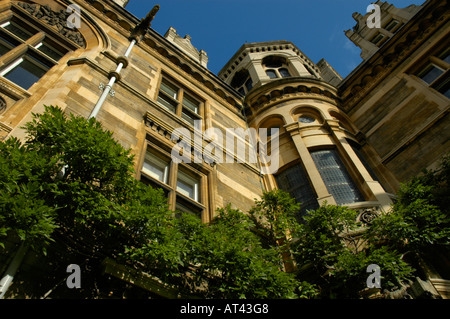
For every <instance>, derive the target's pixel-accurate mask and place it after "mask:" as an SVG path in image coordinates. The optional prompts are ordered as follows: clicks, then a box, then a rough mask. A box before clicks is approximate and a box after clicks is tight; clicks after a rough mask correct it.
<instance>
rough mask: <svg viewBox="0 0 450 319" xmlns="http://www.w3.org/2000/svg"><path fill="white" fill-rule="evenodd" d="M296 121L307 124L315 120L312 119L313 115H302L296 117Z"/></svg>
mask: <svg viewBox="0 0 450 319" xmlns="http://www.w3.org/2000/svg"><path fill="white" fill-rule="evenodd" d="M298 121H299V122H300V123H305V124H308V123H313V122H314V121H315V119H314V118H313V117H311V116H306V115H303V116H300V117H299V118H298Z"/></svg>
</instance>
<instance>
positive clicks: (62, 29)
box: [17, 2, 86, 48]
mask: <svg viewBox="0 0 450 319" xmlns="http://www.w3.org/2000/svg"><path fill="white" fill-rule="evenodd" d="M17 4H18V6H19V7H21V8H23V9H25V10H26V11H27V12H28V13H29V14H30V15H32V16H33V17H35V18H36V19H38V20H41V21H42V22H44V23H46V24H48V25H50V26H52V27H53V28H55V29H56V30H58V32H59V33H60V34H62V35H63V36H65V37H66V38H67V39H69V40H71V41H73V42H75V43H76V44H78V45H79V46H80V47H83V48H84V47H85V46H86V44H85V41H84V38H83V36H82V35H81V32H80V31H78V30H77V29H76V28H74V29H71V28H69V27H68V25H67V20H68V18H69V16H70V15H71V13H69V12H66V11H64V10H59V12H57V11H53V10H52V9H51V8H50V7H49V6H48V5H44V6H42V5H39V4H32V3H25V2H18V3H17Z"/></svg>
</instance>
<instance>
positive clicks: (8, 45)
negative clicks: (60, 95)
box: [0, 3, 84, 90]
mask: <svg viewBox="0 0 450 319" xmlns="http://www.w3.org/2000/svg"><path fill="white" fill-rule="evenodd" d="M17 6H18V7H16V5H13V6H12V12H13V14H12V16H10V17H9V18H8V19H7V20H3V21H0V62H1V63H0V64H1V65H2V66H1V67H0V77H3V78H5V79H7V80H9V81H11V82H13V83H15V84H16V85H18V86H20V87H22V88H23V89H25V90H28V89H29V88H30V87H31V86H32V85H33V84H34V83H36V82H37V81H39V79H40V78H42V77H43V76H44V75H45V73H47V71H48V70H50V69H51V68H52V67H53V66H54V65H56V64H57V63H58V61H59V60H60V59H61V58H62V57H63V56H64V55H65V54H66V53H68V52H69V51H71V50H75V49H77V48H78V47H77V45H78V44H79V43H81V42H83V45H84V40H83V39H82V37H81V35H80V34H79V32H78V31H73V33H71V34H72V35H75V34H76V35H77V36H78V38H77V39H78V40H79V42H78V43H76V44H74V43H72V42H71V41H70V40H68V38H66V37H65V36H67V35H68V34H69V33H68V31H65V32H66V33H65V34H62V32H61V31H62V30H63V29H64V27H63V28H59V27H58V28H57V27H56V25H55V26H54V27H55V28H54V29H53V30H52V28H51V27H52V24H51V23H49V21H50V20H48V19H47V20H46V17H47V18H48V17H49V16H53V17H54V18H55V19H53V20H51V21H52V23H55V22H54V21H60V20H61V19H62V18H63V16H64V17H65V15H64V14H63V15H62V16H61V15H58V14H56V13H55V12H54V11H52V10H51V9H50V8H49V7H47V6H44V7H45V8H44V7H43V6H39V5H29V4H27V3H18V5H17ZM21 10H26V13H24V12H23V11H21ZM27 14H32V15H35V17H36V18H37V19H39V20H42V22H43V23H48V24H49V25H50V26H48V25H47V26H44V25H41V24H39V23H36V22H35V20H34V19H29V18H27ZM57 17H58V18H57ZM60 22H61V21H60ZM61 23H62V22H61ZM44 29H45V31H44Z"/></svg>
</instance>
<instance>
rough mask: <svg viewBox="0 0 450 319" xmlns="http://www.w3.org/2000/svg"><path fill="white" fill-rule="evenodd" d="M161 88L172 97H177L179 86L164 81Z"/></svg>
mask: <svg viewBox="0 0 450 319" xmlns="http://www.w3.org/2000/svg"><path fill="white" fill-rule="evenodd" d="M160 89H161V91H164V92H165V93H167V95H169V96H170V97H171V98H174V99H176V98H177V96H178V88H177V87H176V86H174V85H172V84H171V83H169V82H166V81H162V82H161V87H160Z"/></svg>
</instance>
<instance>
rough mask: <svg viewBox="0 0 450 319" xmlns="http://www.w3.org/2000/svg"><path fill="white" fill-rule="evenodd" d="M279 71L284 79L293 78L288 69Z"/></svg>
mask: <svg viewBox="0 0 450 319" xmlns="http://www.w3.org/2000/svg"><path fill="white" fill-rule="evenodd" d="M278 71H279V72H280V75H281V76H282V77H283V78H288V77H290V76H291V74H290V73H289V70H288V69H286V68H281V69H279V70H278Z"/></svg>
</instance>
